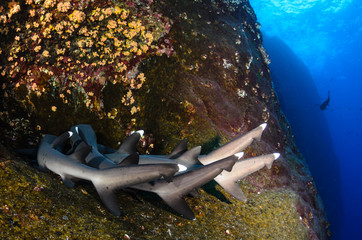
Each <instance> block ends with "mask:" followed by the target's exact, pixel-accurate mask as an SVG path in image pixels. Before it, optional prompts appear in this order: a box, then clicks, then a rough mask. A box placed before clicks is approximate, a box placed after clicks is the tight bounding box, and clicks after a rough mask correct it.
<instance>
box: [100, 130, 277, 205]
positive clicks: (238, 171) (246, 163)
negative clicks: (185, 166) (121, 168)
mask: <svg viewBox="0 0 362 240" xmlns="http://www.w3.org/2000/svg"><path fill="white" fill-rule="evenodd" d="M266 126H267V124H266V123H263V124H261V125H259V126H258V127H256V128H254V129H252V130H251V131H249V132H247V133H245V134H243V135H241V136H239V137H237V138H235V139H233V140H232V141H230V142H228V143H226V144H224V145H223V146H221V147H219V148H217V149H215V150H214V151H212V152H211V153H209V154H207V155H199V156H198V159H197V161H199V162H200V163H201V164H202V165H208V164H211V163H213V162H215V161H218V160H221V159H223V158H226V157H229V156H231V155H233V154H236V153H238V152H241V151H243V150H244V149H245V148H246V147H248V146H249V145H250V144H251V143H252V142H253V141H254V140H257V141H260V138H261V135H262V133H263V131H264V130H265V128H266ZM136 137H139V139H140V138H141V135H136V134H135V133H133V134H132V135H131V136H130V138H132V139H133V141H134V140H135V138H136ZM121 147H122V145H121ZM121 147H120V148H119V149H118V150H116V151H115V152H114V153H111V154H105V156H107V157H108V158H109V159H111V160H112V161H114V162H116V163H121V162H122V159H123V158H124V157H126V156H127V154H129V153H131V151H130V150H126V148H124V147H122V148H121ZM133 149H134V148H133ZM125 150H126V151H127V154H126V153H125V152H124V151H125ZM185 151H187V143H186V141H181V142H180V144H178V145H177V146H176V147H175V149H174V150H173V151H172V152H171V154H170V155H140V159H142V160H143V163H146V162H149V163H153V161H157V162H162V159H163V161H166V159H167V161H170V160H171V161H172V159H173V157H174V156H175V155H179V154H180V153H181V154H182V153H183V152H185ZM279 156H280V154H279V153H273V154H268V155H262V156H258V157H254V158H248V159H242V160H239V161H237V162H236V163H235V167H234V168H233V170H232V171H231V172H226V171H223V172H222V173H221V174H220V175H218V176H217V177H215V178H214V180H215V181H216V182H217V183H218V184H219V185H220V186H221V187H223V188H224V190H225V191H227V192H228V193H229V194H230V195H231V196H232V197H234V198H236V199H238V200H240V201H246V200H247V199H246V197H245V194H244V193H243V192H242V190H241V189H240V186H239V184H237V181H238V180H240V179H242V178H244V177H246V176H248V175H250V174H252V173H254V172H256V171H258V170H260V169H261V168H263V167H264V166H267V167H268V168H269V169H270V168H271V165H272V163H273V161H274V160H276V159H278V158H279ZM195 162H196V161H195Z"/></svg>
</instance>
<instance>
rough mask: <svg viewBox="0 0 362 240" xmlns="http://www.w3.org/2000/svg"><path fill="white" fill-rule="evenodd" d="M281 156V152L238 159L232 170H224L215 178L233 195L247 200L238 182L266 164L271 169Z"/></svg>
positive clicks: (241, 199)
mask: <svg viewBox="0 0 362 240" xmlns="http://www.w3.org/2000/svg"><path fill="white" fill-rule="evenodd" d="M279 156H280V154H279V153H272V154H267V155H261V156H258V157H253V158H247V159H243V160H240V161H237V162H236V163H235V165H234V167H233V170H232V171H231V172H227V171H222V172H221V173H220V174H219V175H218V176H216V177H215V178H214V180H215V181H216V182H217V183H218V184H219V185H220V186H221V187H222V188H224V190H225V191H226V192H228V193H229V194H230V195H231V196H233V197H234V198H236V199H238V200H240V201H243V202H245V201H247V198H246V196H245V194H244V193H243V192H242V190H241V189H240V185H239V184H238V183H237V182H238V181H239V180H240V179H242V178H244V177H246V176H248V175H250V174H252V173H254V172H256V171H258V170H260V169H262V168H263V167H265V166H266V167H267V168H268V169H270V168H271V167H272V164H273V162H274V161H275V160H276V159H278V158H279Z"/></svg>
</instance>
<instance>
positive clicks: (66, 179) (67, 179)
mask: <svg viewBox="0 0 362 240" xmlns="http://www.w3.org/2000/svg"><path fill="white" fill-rule="evenodd" d="M61 178H62V180H63V183H64V185H65V186H67V187H69V188H73V187H74V182H73V181H72V180H71V178H70V177H67V176H61Z"/></svg>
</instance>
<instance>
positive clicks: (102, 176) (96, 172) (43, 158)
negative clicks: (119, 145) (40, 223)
mask: <svg viewBox="0 0 362 240" xmlns="http://www.w3.org/2000/svg"><path fill="white" fill-rule="evenodd" d="M72 135H73V133H72V132H67V133H65V134H62V135H61V136H59V137H54V136H52V135H45V136H44V137H43V139H42V141H41V143H40V147H39V149H38V153H37V160H38V164H39V167H40V168H42V169H43V170H50V171H52V172H54V173H56V174H58V175H60V176H61V178H62V180H63V182H64V184H65V185H66V186H68V187H73V186H74V182H73V181H74V180H77V179H83V180H88V181H91V182H92V184H93V185H94V187H95V188H96V190H97V192H98V195H99V196H100V198H101V200H102V202H103V204H104V205H105V206H106V207H107V209H108V210H109V211H110V212H111V213H113V214H114V215H116V216H119V215H120V209H119V205H118V202H117V197H116V195H115V193H114V191H116V190H118V189H120V188H125V187H128V186H132V185H136V184H139V183H144V182H149V181H152V180H157V179H160V178H161V177H164V178H165V179H171V178H172V176H173V175H174V174H175V173H176V172H177V171H178V170H179V169H178V166H177V165H176V164H147V165H146V164H145V165H121V166H114V167H112V168H105V169H96V168H93V167H90V166H87V165H85V164H83V163H80V162H79V160H78V159H79V158H82V157H83V156H84V155H86V154H88V153H89V152H90V151H92V150H91V149H90V148H88V149H86V148H82V150H79V151H75V152H74V153H73V154H72V155H70V156H68V155H64V154H62V153H61V152H59V151H58V150H56V149H55V148H56V147H57V145H59V144H62V143H64V141H65V140H66V139H68V138H69V137H71V136H72ZM84 149H85V151H84ZM82 151H84V152H82ZM75 155H78V156H75ZM79 155H83V156H80V157H79Z"/></svg>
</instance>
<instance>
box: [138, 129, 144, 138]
mask: <svg viewBox="0 0 362 240" xmlns="http://www.w3.org/2000/svg"><path fill="white" fill-rule="evenodd" d="M136 132H138V133H139V134H140V135H141V138H142V137H143V134H145V131H143V130H138V131H136Z"/></svg>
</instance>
